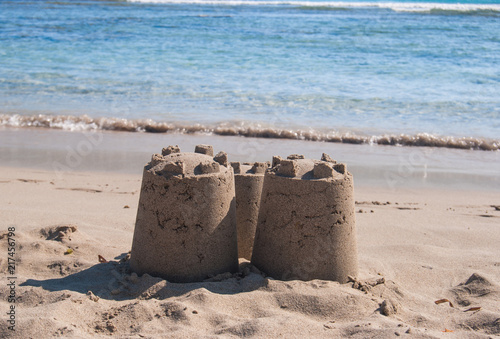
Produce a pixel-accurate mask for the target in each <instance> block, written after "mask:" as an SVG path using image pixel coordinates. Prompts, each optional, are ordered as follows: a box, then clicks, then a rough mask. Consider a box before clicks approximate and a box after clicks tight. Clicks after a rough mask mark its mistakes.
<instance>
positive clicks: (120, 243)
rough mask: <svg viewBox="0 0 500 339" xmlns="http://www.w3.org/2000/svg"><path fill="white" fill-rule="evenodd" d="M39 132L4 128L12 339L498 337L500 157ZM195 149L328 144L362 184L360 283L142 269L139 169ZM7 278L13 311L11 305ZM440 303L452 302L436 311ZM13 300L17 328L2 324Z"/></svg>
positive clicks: (234, 154)
mask: <svg viewBox="0 0 500 339" xmlns="http://www.w3.org/2000/svg"><path fill="white" fill-rule="evenodd" d="M29 132H33V133H32V134H30V139H29V140H25V141H23V138H24V137H25V135H26V134H29ZM29 132H26V131H23V130H20V131H15V130H3V131H1V133H0V137H1V138H2V141H3V143H2V146H1V147H0V159H1V160H2V162H1V163H0V164H1V167H0V211H1V216H2V218H1V222H0V237H1V239H0V253H1V255H0V270H1V277H2V279H1V285H0V293H1V295H2V296H3V297H2V298H1V300H0V311H1V314H2V316H1V317H0V319H1V320H2V321H1V323H0V337H2V338H3V337H13V338H46V337H51V336H60V337H77V338H81V337H93V336H95V337H102V336H108V335H113V336H116V337H121V338H159V337H169V338H200V337H255V338H265V337H282V338H303V337H311V338H323V337H325V338H326V337H328V338H344V337H352V338H391V337H397V336H400V337H408V338H410V337H414V338H493V337H497V336H500V306H499V305H500V285H499V282H500V246H499V245H498V244H500V193H499V190H498V183H499V179H498V172H496V173H497V174H496V175H495V170H496V166H498V163H497V162H495V161H494V160H496V159H497V158H498V155H496V154H494V153H487V152H486V153H485V152H475V153H474V152H467V151H457V152H462V153H457V152H455V151H450V150H448V153H445V154H446V155H447V156H448V158H447V159H449V161H444V158H443V157H442V156H438V154H441V153H439V152H441V151H440V150H437V151H435V150H432V149H429V150H426V149H424V148H422V149H416V148H411V149H407V148H396V147H392V148H384V147H378V146H377V148H376V149H375V151H373V152H371V151H370V152H368V151H366V150H367V148H365V146H357V145H332V144H325V143H305V142H300V141H298V142H295V141H293V142H290V141H287V142H286V143H283V144H280V142H281V141H273V140H264V141H262V142H263V143H260V144H259V142H257V146H254V147H253V148H251V149H250V150H249V148H248V145H251V143H252V142H255V139H245V138H231V137H227V138H226V137H210V136H186V135H180V136H171V135H170V136H169V135H163V136H152V135H150V136H140V135H138V134H137V135H134V134H128V135H132V137H131V138H132V139H136V140H135V141H125V138H124V135H123V134H120V133H108V134H105V135H104V137H103V138H102V139H101V141H100V142H99V143H97V144H96V146H95V148H92V149H90V151H89V152H83V151H84V150H85V148H84V147H83V146H82V145H83V142H84V141H85V140H87V141H88V140H91V139H89V137H88V136H85V135H83V134H81V133H68V132H60V133H59V132H54V131H45V132H44V131H43V130H40V131H29ZM44 133H48V135H49V136H47V135H46V134H44ZM35 134H36V136H35ZM94 137H95V136H94ZM37 138H38V139H37ZM155 138H156V139H155ZM120 139H121V140H122V142H121V143H120V142H119V140H120ZM139 139H140V142H138V141H137V140H139ZM37 140H38V141H39V143H37V142H36V141H37ZM82 140H83V141H82ZM94 140H98V139H94ZM221 140H222V141H221ZM89 142H90V141H89ZM90 143H91V142H90ZM200 143H207V144H214V146H215V147H214V148H215V151H216V152H218V151H219V150H225V151H227V152H228V154H229V160H230V161H244V158H245V156H244V155H245V152H247V153H246V154H247V155H248V157H250V156H252V153H251V152H252V149H253V150H254V151H255V152H257V156H255V159H249V160H251V161H265V160H270V159H261V158H268V153H270V154H271V153H274V154H280V155H282V156H286V155H288V154H290V153H299V152H302V153H304V154H306V155H307V156H308V157H315V158H319V157H320V155H321V152H319V150H322V151H324V152H327V153H329V154H330V155H331V156H332V157H334V158H336V159H337V160H339V161H341V162H345V163H347V166H348V169H349V170H350V171H351V170H352V172H353V174H354V182H355V190H354V192H355V200H356V221H357V225H356V226H357V232H358V251H359V270H360V274H359V276H358V277H355V278H356V279H355V281H354V282H349V283H346V284H339V283H336V282H330V281H322V280H313V281H307V282H303V281H287V282H285V281H278V280H273V279H271V278H267V277H265V276H263V275H262V274H261V273H260V272H259V271H258V269H256V268H255V267H252V266H251V265H249V263H248V262H247V261H244V260H240V273H238V274H234V275H229V274H228V275H222V276H217V277H214V278H213V279H211V281H206V282H201V283H186V284H176V283H170V282H167V281H165V280H162V279H159V278H154V277H151V276H148V275H144V276H142V277H137V276H136V275H135V274H132V273H131V272H130V270H129V266H128V261H127V253H128V252H129V251H130V249H131V245H132V236H133V231H134V224H135V218H136V213H137V206H138V200H139V192H140V185H141V173H142V166H143V165H144V164H145V163H146V162H147V161H148V158H149V157H150V155H151V153H153V152H160V151H161V148H162V147H166V146H168V145H170V144H179V146H181V149H183V150H186V151H192V149H194V148H193V147H194V145H196V144H200ZM91 144H92V143H91ZM57 145H59V146H57ZM262 145H264V146H262ZM221 146H225V147H221ZM245 147H246V148H245ZM258 147H262V149H261V150H259V148H258ZM368 147H369V146H368ZM372 149H373V148H372ZM71 150H73V151H75V152H76V153H77V155H78V154H79V158H76V157H75V159H76V160H75V162H73V163H71V162H68V161H67V160H68V159H69V160H71V157H69V158H68V152H70V151H71ZM291 150H292V151H291ZM352 150H354V151H352ZM80 151H81V152H80ZM308 152H309V153H311V154H308ZM352 152H354V153H352ZM356 152H357V153H356ZM374 152H375V153H374ZM422 152H423V153H422ZM425 152H427V153H425ZM436 152H438V153H436ZM148 153H149V156H148V155H147V154H148ZM312 153H314V154H312ZM316 153H318V154H316ZM391 153H392V154H393V156H392V157H391V156H390V154H391ZM495 153H496V152H495ZM112 154H113V156H111V155H112ZM353 154H356V155H353ZM384 154H385V157H384ZM411 154H427V155H428V156H427V157H426V158H425V159H427V160H426V162H425V166H424V164H423V163H420V162H418V163H417V162H416V161H417V160H415V159H414V163H413V165H412V166H413V171H412V172H411V173H410V172H402V171H401V170H400V169H398V164H399V165H401V164H402V163H403V164H404V162H403V160H404V159H409V161H410V163H411V158H410V156H411ZM78 159H79V161H77V160H78ZM363 159H365V160H363ZM376 159H378V162H377V161H376ZM391 159H392V160H391ZM401 159H403V160H401ZM460 159H462V161H461V162H460ZM419 161H420V160H419ZM443 163H447V165H446V166H447V167H446V166H444V165H443ZM54 164H56V165H57V164H59V165H60V166H56V167H54ZM351 164H352V166H351ZM457 164H459V165H460V166H457ZM488 164H490V165H489V166H488ZM443 166H444V167H446V168H445V169H446V170H444V169H443ZM454 168H457V170H456V171H455V170H453V169H454ZM383 173H389V174H390V175H389V176H384V175H383ZM379 174H380V175H379ZM464 180H465V181H466V182H464V183H463V181H464ZM434 181H435V182H436V183H435V184H434ZM462 183H463V184H462ZM9 227H14V228H15V231H14V233H15V235H14V236H13V238H14V239H15V254H14V256H13V258H15V260H16V267H15V279H12V278H9V277H12V276H11V275H10V274H9V272H8V252H9V251H8V246H7V245H8V244H7V238H8V235H7V233H8V229H9ZM68 249H70V251H68ZM69 252H71V253H69ZM99 256H101V261H105V260H106V261H107V262H100V261H99ZM103 259H105V260H103ZM181 259H182V258H180V260H181ZM11 281H15V289H14V293H15V297H16V303H15V304H13V303H9V302H8V300H7V296H8V295H9V294H11V293H12V292H11V290H12V289H11V288H10V286H9V285H8V283H9V282H11ZM441 299H446V300H448V301H447V302H441V303H439V304H436V303H435V302H436V301H438V300H441ZM11 305H15V331H11V330H9V329H8V327H7V326H8V325H9V324H8V322H7V320H8V318H9V315H7V312H9V310H10V306H11ZM451 305H453V307H451Z"/></svg>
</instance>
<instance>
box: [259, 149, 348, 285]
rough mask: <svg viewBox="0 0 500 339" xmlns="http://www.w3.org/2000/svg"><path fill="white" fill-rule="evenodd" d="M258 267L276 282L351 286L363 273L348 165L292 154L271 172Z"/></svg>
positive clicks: (278, 161)
mask: <svg viewBox="0 0 500 339" xmlns="http://www.w3.org/2000/svg"><path fill="white" fill-rule="evenodd" d="M252 263H253V264H254V265H255V266H256V267H257V268H259V269H261V270H263V271H264V272H265V273H267V274H269V275H270V276H272V277H274V278H276V279H283V280H291V279H300V280H311V279H324V280H335V281H339V282H341V283H345V282H347V279H348V278H347V277H348V276H349V275H352V276H356V275H357V272H358V263H357V246H356V227H355V211H354V198H353V179H352V175H351V174H350V173H349V172H348V171H347V169H346V166H345V165H344V164H339V163H336V162H335V161H334V160H333V159H331V158H330V157H329V156H328V155H326V154H323V157H322V160H311V159H304V157H303V156H300V155H296V154H294V155H292V156H290V157H289V158H288V159H282V158H281V157H278V156H275V157H273V167H272V168H271V169H270V170H269V171H267V172H266V174H265V178H264V184H263V189H262V200H261V204H260V211H259V218H258V224H257V230H256V235H255V242H254V248H253V254H252Z"/></svg>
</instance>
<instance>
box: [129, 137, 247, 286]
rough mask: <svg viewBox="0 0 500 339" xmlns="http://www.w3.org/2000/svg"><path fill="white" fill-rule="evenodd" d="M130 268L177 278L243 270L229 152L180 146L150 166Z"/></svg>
mask: <svg viewBox="0 0 500 339" xmlns="http://www.w3.org/2000/svg"><path fill="white" fill-rule="evenodd" d="M130 266H131V269H132V270H133V271H135V272H136V273H138V274H144V273H148V274H150V275H154V276H160V277H162V278H165V279H167V280H169V281H172V282H194V281H202V280H204V279H206V278H207V277H209V276H211V275H217V274H219V273H224V272H236V271H237V270H238V249H237V235H236V201H235V188H234V174H233V169H232V167H231V166H229V164H228V162H227V155H226V154H225V153H223V152H221V153H218V154H217V155H216V156H215V157H213V148H212V147H211V146H207V145H198V146H196V152H195V153H180V149H179V147H177V146H170V147H167V148H164V149H163V151H162V155H159V154H155V155H153V157H152V159H151V162H150V163H148V164H147V165H146V167H145V168H144V173H143V179H142V187H141V195H140V199H139V207H138V211H137V220H136V225H135V230H134V238H133V243H132V251H131V259H130Z"/></svg>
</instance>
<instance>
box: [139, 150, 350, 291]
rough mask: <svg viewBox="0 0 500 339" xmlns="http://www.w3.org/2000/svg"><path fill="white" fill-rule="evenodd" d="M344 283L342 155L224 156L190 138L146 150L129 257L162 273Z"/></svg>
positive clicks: (346, 207)
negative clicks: (258, 274) (253, 274)
mask: <svg viewBox="0 0 500 339" xmlns="http://www.w3.org/2000/svg"><path fill="white" fill-rule="evenodd" d="M238 257H240V258H246V259H251V262H252V264H254V265H255V266H256V267H257V268H259V269H260V270H262V271H263V272H264V273H266V274H268V275H269V276H271V277H273V278H276V279H282V280H291V279H300V280H311V279H324V280H334V281H339V282H341V283H345V282H347V280H348V276H356V275H357V270H358V268H357V246H356V229H355V214H354V199H353V179H352V175H351V174H350V173H349V172H348V171H347V169H346V166H345V165H344V164H340V163H336V162H335V161H334V160H333V159H331V158H330V157H329V156H328V155H326V154H323V156H322V159H321V160H311V159H304V157H303V156H301V155H296V154H295V155H291V156H289V157H288V158H287V159H282V158H281V157H278V156H275V157H273V162H272V166H271V167H270V168H269V164H268V163H254V164H240V163H236V162H233V163H231V164H229V162H228V158H227V154H226V153H224V152H219V153H218V154H217V155H215V156H214V152H213V148H212V147H211V146H208V145H198V146H196V148H195V153H181V152H180V149H179V147H178V146H169V147H167V148H164V149H163V151H162V154H161V155H159V154H154V155H153V157H152V159H151V161H150V163H148V164H147V165H146V167H145V168H144V174H143V180H142V187H141V196H140V199H139V207H138V211H137V220H136V226H135V230H134V239H133V243H132V252H131V259H130V266H131V269H132V270H133V271H135V272H136V273H138V274H144V273H148V274H150V275H154V276H160V277H163V278H165V279H167V280H169V281H172V282H195V281H201V280H204V279H206V278H208V277H210V276H215V275H217V274H220V273H226V272H231V273H234V272H236V271H237V270H238Z"/></svg>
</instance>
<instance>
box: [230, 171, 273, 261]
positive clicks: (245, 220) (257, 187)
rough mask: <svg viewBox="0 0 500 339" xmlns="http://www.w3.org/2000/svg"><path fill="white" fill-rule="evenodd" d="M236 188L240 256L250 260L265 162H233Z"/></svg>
mask: <svg viewBox="0 0 500 339" xmlns="http://www.w3.org/2000/svg"><path fill="white" fill-rule="evenodd" d="M231 166H233V169H234V181H235V187H236V224H237V227H238V256H239V257H240V258H245V259H248V260H250V258H251V257H252V248H253V241H254V237H255V229H256V227H257V220H258V217H259V206H260V197H261V194H262V184H263V183H264V173H265V172H266V169H267V168H268V164H267V163H265V162H256V163H254V164H251V165H250V164H240V163H239V162H232V163H231Z"/></svg>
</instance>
